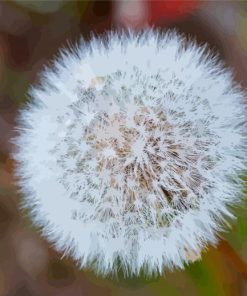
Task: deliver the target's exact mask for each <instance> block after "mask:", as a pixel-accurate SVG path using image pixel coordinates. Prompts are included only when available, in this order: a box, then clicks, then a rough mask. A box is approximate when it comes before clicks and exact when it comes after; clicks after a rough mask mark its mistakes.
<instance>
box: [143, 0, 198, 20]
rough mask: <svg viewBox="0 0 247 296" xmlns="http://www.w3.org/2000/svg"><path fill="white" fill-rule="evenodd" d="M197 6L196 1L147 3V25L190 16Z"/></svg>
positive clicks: (164, 0)
mask: <svg viewBox="0 0 247 296" xmlns="http://www.w3.org/2000/svg"><path fill="white" fill-rule="evenodd" d="M198 4H199V1H198V0H191V1H185V0H184V1H181V0H180V1H172V0H170V1H167V0H163V1H152V0H150V1H148V6H149V7H148V8H149V23H156V22H159V21H166V20H167V21H172V20H176V19H179V18H181V17H184V16H186V15H187V14H190V13H191V12H192V11H193V10H194V9H195V8H197V6H198Z"/></svg>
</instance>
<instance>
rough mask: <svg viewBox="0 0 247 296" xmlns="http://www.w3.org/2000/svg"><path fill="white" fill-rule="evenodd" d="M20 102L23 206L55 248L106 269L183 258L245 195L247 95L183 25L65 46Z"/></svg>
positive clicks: (177, 262)
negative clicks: (180, 30) (184, 32)
mask: <svg viewBox="0 0 247 296" xmlns="http://www.w3.org/2000/svg"><path fill="white" fill-rule="evenodd" d="M30 96H31V101H30V103H29V104H28V105H27V106H26V107H25V109H23V110H22V111H21V116H20V122H19V127H18V129H19V135H18V136H17V138H16V139H15V142H16V144H17V146H18V149H17V151H16V153H15V155H14V157H15V159H16V160H17V163H18V166H17V170H16V171H17V175H18V176H19V177H20V187H21V189H22V192H23V195H24V207H25V208H28V209H29V210H30V212H31V216H32V219H33V221H34V223H35V224H36V225H37V226H39V227H41V228H42V233H43V235H44V236H45V237H46V238H47V239H48V240H49V241H50V242H52V243H53V244H54V246H55V248H56V249H57V250H59V251H62V252H64V254H65V255H71V256H72V257H73V258H74V259H75V260H76V261H77V262H78V263H79V265H80V267H81V268H83V267H93V268H94V269H95V270H96V272H98V273H100V274H103V275H106V274H109V273H111V274H112V273H113V274H114V273H117V272H118V270H119V268H122V269H123V270H124V273H125V275H126V276H131V275H138V274H139V273H140V271H141V270H144V271H145V273H146V275H147V276H151V275H155V274H159V273H162V272H163V271H164V270H165V269H167V268H168V269H172V268H174V267H180V268H182V267H183V265H184V263H188V262H189V261H190V259H191V258H190V256H188V254H189V253H191V252H192V253H193V254H200V253H201V250H202V249H204V248H205V247H206V246H207V244H208V243H209V244H215V243H216V242H217V232H218V231H221V230H222V229H223V228H222V226H223V225H224V223H225V219H226V218H228V217H232V214H231V213H230V211H229V210H230V207H231V206H232V205H235V204H236V203H238V202H239V201H240V199H241V190H242V183H241V181H240V173H241V172H242V171H243V169H244V168H245V162H244V157H245V149H246V140H245V139H246V132H245V130H246V124H245V122H246V114H245V107H244V105H243V101H244V98H245V95H244V93H243V91H242V90H241V88H240V87H239V86H238V85H237V84H235V83H233V80H232V74H231V72H230V71H229V70H226V69H224V68H223V66H222V64H221V63H219V62H218V61H217V59H216V58H215V57H214V56H213V55H212V54H211V53H209V52H208V51H207V50H206V49H205V47H199V46H197V45H196V44H195V43H192V42H186V40H184V38H183V37H181V36H179V35H178V34H177V33H176V32H168V33H165V34H160V33H158V32H156V31H153V30H148V31H146V32H144V33H140V34H136V33H133V32H128V33H109V34H107V36H105V38H104V39H97V38H93V39H92V40H91V42H89V43H85V42H84V41H82V42H81V43H80V44H79V45H78V46H77V47H75V48H72V49H69V50H62V51H61V53H60V56H59V58H57V59H56V61H55V62H54V64H53V65H52V66H51V67H50V68H47V69H46V70H45V71H44V72H43V76H42V79H41V84H40V86H35V87H34V88H32V89H31V91H30Z"/></svg>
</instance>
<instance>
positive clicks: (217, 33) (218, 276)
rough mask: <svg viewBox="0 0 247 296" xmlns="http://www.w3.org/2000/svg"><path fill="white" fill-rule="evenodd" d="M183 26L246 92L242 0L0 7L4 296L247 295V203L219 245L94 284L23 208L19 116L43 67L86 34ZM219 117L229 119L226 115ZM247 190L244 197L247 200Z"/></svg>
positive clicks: (246, 29) (0, 286)
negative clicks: (195, 256) (174, 266)
mask: <svg viewBox="0 0 247 296" xmlns="http://www.w3.org/2000/svg"><path fill="white" fill-rule="evenodd" d="M148 25H153V26H154V27H159V28H160V30H166V29H167V28H177V30H178V31H180V32H183V33H185V34H186V35H187V36H190V37H192V38H195V39H196V40H197V41H198V42H199V43H205V42H207V43H208V44H209V46H210V48H212V49H213V50H214V51H217V52H218V53H219V54H220V57H221V58H222V59H223V60H225V62H226V65H227V66H229V67H231V68H232V69H234V73H235V77H236V80H237V81H238V82H239V83H240V84H242V86H243V87H245V88H246V87H247V3H246V2H245V1H196V0H194V1H185V0H184V1H166V0H163V1H138V0H129V1H126V0H125V1H122V0H118V1H63V0H56V1H48V0H47V1H44V0H43V1H23V0H16V1H3V0H2V1H0V296H2V295H3V296H36V295H42V296H43V295H48V296H49V295H52V296H53V295H54V296H56V295H59V296H67V295H70V296H71V295H72V296H73V295H75V296H77V295H86V296H87V295H112V296H115V295H116V296H117V295H118V296H123V295H124V296H125V295H126V296H128V295H137V296H138V295H141V296H148V295H154V296H159V295H191V296H193V295H217V296H218V295H219V296H220V295H247V264H246V263H245V262H247V219H246V217H247V203H246V202H245V201H244V202H243V206H242V207H241V208H238V209H236V210H235V214H236V216H237V217H238V218H237V219H236V221H233V224H232V227H231V229H230V231H229V233H227V234H222V237H223V238H224V239H225V240H222V241H221V242H220V244H219V246H218V247H217V248H213V247H211V248H209V249H208V251H207V252H205V253H204V254H203V256H202V260H201V261H199V262H194V263H192V264H191V265H190V266H187V267H186V269H185V271H174V272H172V273H171V272H167V273H166V274H165V275H164V276H161V277H159V278H157V279H149V280H147V279H145V278H142V277H140V278H132V279H123V278H121V277H120V278H119V279H118V280H112V279H101V278H97V277H96V276H95V275H94V274H93V273H92V272H91V271H90V270H88V271H78V270H77V268H76V267H75V264H74V263H73V262H72V261H71V260H69V259H66V258H62V259H61V256H62V255H61V254H59V253H56V252H55V251H54V250H53V249H52V246H51V245H49V244H48V243H47V242H45V241H44V240H43V239H42V238H41V237H40V236H39V234H38V232H37V231H36V230H35V229H34V228H33V227H32V224H31V222H30V221H29V220H28V217H25V216H24V215H22V214H21V213H20V211H19V210H18V203H19V201H20V199H21V196H20V194H19V193H18V189H17V187H16V186H15V185H14V178H13V166H14V163H13V160H12V159H11V155H10V153H11V151H12V150H13V147H12V145H11V144H10V142H9V140H10V138H11V137H12V136H14V126H15V118H16V115H17V113H18V109H19V108H20V107H21V106H22V105H23V104H25V101H27V89H28V87H29V85H30V84H32V83H36V82H38V73H39V71H40V70H41V69H42V67H43V65H44V64H47V63H48V61H49V60H50V59H52V58H53V57H54V55H55V54H57V52H58V48H59V47H60V46H63V45H66V44H67V42H70V43H73V42H75V41H78V40H79V38H80V36H81V35H82V36H83V37H84V38H85V39H87V40H89V39H90V36H91V33H92V32H93V33H95V34H99V35H100V34H103V33H104V32H105V31H107V30H110V29H113V28H114V29H116V28H123V27H126V26H130V27H132V28H133V29H135V30H140V29H142V28H145V27H146V26H148ZM222 112H224V111H223V110H222ZM245 194H246V193H243V195H245Z"/></svg>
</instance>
